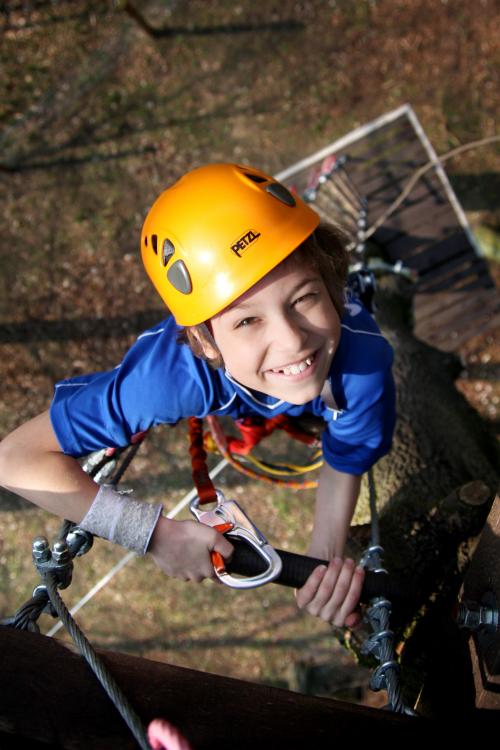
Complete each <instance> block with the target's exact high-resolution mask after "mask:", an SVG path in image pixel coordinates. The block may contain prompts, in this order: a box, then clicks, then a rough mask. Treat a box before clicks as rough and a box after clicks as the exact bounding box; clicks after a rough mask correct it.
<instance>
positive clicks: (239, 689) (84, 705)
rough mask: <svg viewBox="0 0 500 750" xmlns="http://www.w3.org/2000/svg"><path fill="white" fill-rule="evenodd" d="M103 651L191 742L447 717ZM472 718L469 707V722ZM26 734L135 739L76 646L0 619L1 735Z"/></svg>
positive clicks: (425, 726)
mask: <svg viewBox="0 0 500 750" xmlns="http://www.w3.org/2000/svg"><path fill="white" fill-rule="evenodd" d="M99 653H100V655H101V656H102V657H103V659H104V661H105V662H106V664H107V665H108V667H109V669H110V670H111V671H112V674H113V676H114V677H115V679H116V680H117V682H118V683H119V685H120V686H121V687H122V689H123V690H124V691H125V693H126V695H127V697H128V698H129V700H130V701H131V703H132V705H133V706H134V707H135V709H136V711H137V712H138V714H139V715H140V716H141V718H142V720H143V721H144V723H145V724H148V723H149V722H150V721H151V720H152V719H153V718H157V717H163V718H167V719H168V720H169V721H171V722H172V723H173V724H174V725H176V726H177V727H178V728H179V729H180V730H181V731H182V732H183V733H184V734H185V735H186V736H187V738H188V739H189V740H190V741H191V743H192V745H193V748H195V750H205V749H208V748H214V750H215V748H217V750H226V749H227V750H230V749H231V750H234V748H235V747H236V748H238V750H246V749H247V748H248V750H250V748H252V750H255V748H256V747H258V748H271V747H275V746H279V745H281V744H285V745H286V747H287V748H288V749H290V748H301V750H303V748H304V747H312V748H315V750H316V749H318V750H320V749H321V748H330V747H332V745H333V744H334V743H338V742H342V741H349V742H351V741H356V740H360V741H361V740H364V741H365V742H366V741H367V740H369V739H371V738H375V736H379V737H380V736H381V735H380V732H381V731H385V730H387V731H389V732H390V736H391V741H392V740H393V739H401V740H404V739H406V740H408V739H409V738H411V739H412V741H414V740H415V739H417V738H420V739H424V738H428V739H430V738H431V736H433V737H436V736H438V735H436V734H435V733H436V732H437V731H443V726H440V725H438V724H436V722H433V721H429V720H426V719H421V718H411V717H407V716H400V715H396V714H393V713H391V712H387V711H380V710H377V709H371V708H367V707H364V706H358V705H354V704H350V703H344V702H340V701H335V700H330V699H326V698H317V697H313V696H305V695H300V694H298V693H292V692H289V691H287V690H281V689H278V688H271V687H266V686H263V685H257V684H252V683H250V682H244V681H242V680H235V679H230V678H227V677H220V676H217V675H213V674H207V673H202V672H196V671H193V670H190V669H185V668H181V667H174V666H171V665H168V664H163V663H160V662H154V661H150V660H146V659H140V658H138V657H133V656H127V655H125V654H119V653H112V652H99ZM475 718H476V717H470V716H468V717H467V721H468V722H469V727H470V724H471V722H472V724H474V719H475ZM481 721H484V719H483V718H482V717H481ZM482 726H483V730H484V724H483V725H482ZM446 732H447V737H448V738H449V737H451V735H453V728H450V727H449V726H448V727H447V729H446ZM2 733H3V734H2ZM376 733H377V734H376ZM384 736H385V735H384ZM458 736H460V735H459V733H458V734H457V737H458ZM14 738H16V742H17V743H18V744H15V743H14ZM4 739H5V741H4V742H3V740H4ZM28 741H29V744H28ZM2 742H3V744H2ZM31 743H33V746H34V747H38V745H36V744H35V743H45V746H48V747H54V748H55V747H57V748H59V749H61V748H71V749H72V750H80V749H81V750H84V749H85V750H88V748H92V749H93V750H101V749H102V750H107V748H110V749H111V748H117V747H119V748H120V750H128V749H129V748H130V750H132V748H135V747H136V744H135V741H134V739H133V738H132V736H131V735H129V732H128V729H127V727H126V726H125V724H124V723H123V721H122V719H121V718H120V716H119V715H118V713H117V712H116V710H115V708H114V706H113V705H112V704H111V703H110V701H109V699H108V697H107V696H106V694H105V693H104V691H103V689H102V688H101V686H100V685H99V683H98V682H97V680H96V678H95V677H94V674H93V673H92V672H91V670H90V668H89V667H88V666H87V664H86V662H85V661H84V660H83V659H82V658H81V657H80V656H79V655H77V654H75V653H73V652H72V651H71V650H69V648H67V647H66V646H65V645H63V644H62V643H61V642H59V641H57V640H54V639H51V638H47V637H46V636H42V635H36V634H33V633H25V632H19V631H15V630H11V629H10V628H5V627H0V745H1V747H2V748H3V747H6V748H7V747H23V746H25V745H26V746H31Z"/></svg>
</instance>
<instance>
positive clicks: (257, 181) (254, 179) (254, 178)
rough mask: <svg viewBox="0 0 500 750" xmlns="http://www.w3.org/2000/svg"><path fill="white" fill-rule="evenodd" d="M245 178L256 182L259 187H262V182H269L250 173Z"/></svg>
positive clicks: (246, 173) (265, 178)
mask: <svg viewBox="0 0 500 750" xmlns="http://www.w3.org/2000/svg"><path fill="white" fill-rule="evenodd" d="M245 177H248V179H249V180H252V182H256V183H257V185H260V183H261V182H267V177H261V176H260V175H258V174H250V172H245Z"/></svg>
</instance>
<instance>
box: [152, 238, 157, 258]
mask: <svg viewBox="0 0 500 750" xmlns="http://www.w3.org/2000/svg"><path fill="white" fill-rule="evenodd" d="M151 246H152V248H153V250H154V252H155V253H156V254H158V235H156V234H152V235H151Z"/></svg>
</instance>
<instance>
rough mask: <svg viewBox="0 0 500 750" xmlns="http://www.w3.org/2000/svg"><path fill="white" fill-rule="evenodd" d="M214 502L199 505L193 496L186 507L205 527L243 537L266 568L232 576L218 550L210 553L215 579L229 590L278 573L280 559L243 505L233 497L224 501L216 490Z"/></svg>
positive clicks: (260, 582)
mask: <svg viewBox="0 0 500 750" xmlns="http://www.w3.org/2000/svg"><path fill="white" fill-rule="evenodd" d="M216 493H217V505H216V507H215V508H213V509H212V510H203V509H202V508H200V498H199V497H195V498H194V499H193V500H192V501H191V503H190V505H189V509H190V511H191V513H192V514H193V516H194V517H195V518H196V519H197V520H198V521H200V523H204V524H206V525H207V526H211V527H212V528H214V529H216V530H217V531H221V532H223V533H225V535H226V536H227V537H229V539H231V538H232V539H244V540H245V541H246V542H247V544H249V545H250V546H251V547H253V548H254V549H255V551H256V552H257V553H258V554H259V555H260V557H262V559H263V560H264V561H265V562H266V565H267V568H266V570H264V571H263V572H262V573H258V574H257V575H255V576H250V577H248V578H236V577H235V576H232V575H231V574H230V573H228V572H227V570H226V568H225V566H224V561H223V559H222V557H221V556H220V555H219V553H218V552H213V553H212V562H213V563H214V569H215V574H216V576H217V578H218V579H219V580H220V581H221V582H222V583H225V584H226V586H231V588H233V589H253V588H256V587H257V586H263V585H264V584H265V583H269V582H270V581H274V579H275V578H277V577H278V576H279V574H280V573H281V568H282V565H283V564H282V562H281V558H280V556H279V555H278V553H277V552H276V551H275V550H274V549H273V547H271V545H270V544H269V543H268V541H267V539H266V538H265V536H264V534H262V532H261V531H259V529H258V528H257V526H255V524H253V523H252V521H251V520H250V518H249V517H248V516H247V514H246V513H245V511H244V510H243V508H242V507H241V506H240V505H238V503H237V502H236V500H226V499H225V497H224V495H223V494H222V492H221V491H220V490H216Z"/></svg>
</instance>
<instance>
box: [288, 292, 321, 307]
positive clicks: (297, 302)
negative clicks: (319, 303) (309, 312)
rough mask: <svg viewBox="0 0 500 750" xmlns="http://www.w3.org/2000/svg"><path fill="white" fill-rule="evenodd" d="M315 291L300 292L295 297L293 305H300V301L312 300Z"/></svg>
mask: <svg viewBox="0 0 500 750" xmlns="http://www.w3.org/2000/svg"><path fill="white" fill-rule="evenodd" d="M316 296H317V295H316V292H307V294H302V295H301V296H300V297H297V299H296V300H295V302H294V303H293V304H294V305H300V304H301V303H302V302H312V300H313V299H314V298H315V297H316Z"/></svg>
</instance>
